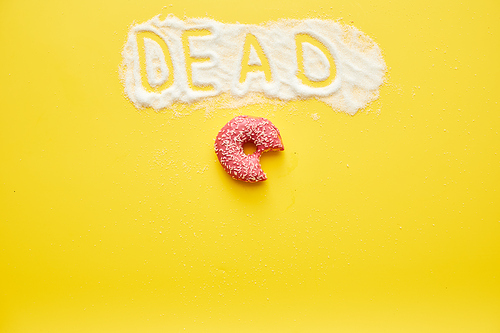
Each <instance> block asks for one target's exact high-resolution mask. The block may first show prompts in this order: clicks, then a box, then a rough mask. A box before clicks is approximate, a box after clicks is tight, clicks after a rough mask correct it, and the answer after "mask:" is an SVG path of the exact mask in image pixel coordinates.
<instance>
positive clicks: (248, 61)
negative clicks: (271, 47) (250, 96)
mask: <svg viewBox="0 0 500 333" xmlns="http://www.w3.org/2000/svg"><path fill="white" fill-rule="evenodd" d="M247 50H248V51H247ZM249 72H263V74H264V77H265V79H266V81H268V82H269V81H270V80H271V68H270V67H269V62H268V60H267V57H266V54H265V53H264V51H263V50H262V48H261V47H260V44H259V41H258V40H257V38H256V37H255V36H254V35H252V34H247V36H246V38H245V46H244V48H243V59H242V62H241V73H240V83H243V82H245V81H246V79H247V74H248V73H249Z"/></svg>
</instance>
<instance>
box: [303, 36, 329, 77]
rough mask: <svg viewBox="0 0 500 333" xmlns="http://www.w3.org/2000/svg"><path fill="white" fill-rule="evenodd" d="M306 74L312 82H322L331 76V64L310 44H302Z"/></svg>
mask: <svg viewBox="0 0 500 333" xmlns="http://www.w3.org/2000/svg"><path fill="white" fill-rule="evenodd" d="M302 56H303V58H304V74H305V76H307V78H308V79H309V80H311V81H316V82H321V81H325V80H326V79H328V77H329V76H330V62H329V61H328V58H327V57H326V56H325V54H324V53H323V52H322V51H321V50H320V49H319V48H317V47H316V46H314V45H312V44H310V43H307V42H306V43H302Z"/></svg>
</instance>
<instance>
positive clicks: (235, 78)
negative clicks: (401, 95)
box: [121, 16, 386, 115]
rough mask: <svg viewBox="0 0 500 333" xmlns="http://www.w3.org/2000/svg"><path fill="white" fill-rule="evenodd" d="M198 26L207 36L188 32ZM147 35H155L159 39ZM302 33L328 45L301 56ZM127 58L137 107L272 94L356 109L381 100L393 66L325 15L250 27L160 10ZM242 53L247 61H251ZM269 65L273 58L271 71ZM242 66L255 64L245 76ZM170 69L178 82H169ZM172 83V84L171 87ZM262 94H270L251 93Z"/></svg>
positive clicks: (229, 103)
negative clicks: (165, 14)
mask: <svg viewBox="0 0 500 333" xmlns="http://www.w3.org/2000/svg"><path fill="white" fill-rule="evenodd" d="M197 30H198V31H199V30H202V31H204V32H205V34H203V35H196V36H188V37H187V38H185V36H186V35H185V34H186V33H187V32H188V33H189V32H192V31H197ZM144 34H149V35H150V36H155V38H154V39H155V40H156V41H154V40H153V39H151V38H148V37H143V36H144ZM303 35H306V36H308V38H309V39H310V40H313V41H316V42H317V43H318V45H322V46H324V48H319V47H317V46H315V45H313V44H311V43H309V42H302V43H300V49H301V52H300V53H301V54H298V52H299V51H300V50H299V48H298V47H297V41H298V40H299V39H298V38H299V36H303ZM248 36H253V37H255V39H256V40H257V42H258V45H255V46H256V47H257V48H258V49H260V50H262V52H263V56H262V55H259V54H258V52H257V51H256V47H254V45H253V44H251V45H250V48H249V51H247V50H245V42H246V40H247V38H248ZM160 44H163V45H160ZM140 48H142V49H143V50H144V51H143V52H144V53H143V54H144V55H145V56H144V57H143V58H142V57H141V56H140V54H141V52H142V51H141V52H140ZM245 52H247V53H248V54H246V57H245ZM165 53H168V54H165ZM122 56H123V63H122V68H121V75H122V80H123V82H124V86H125V94H126V96H127V97H128V98H129V99H130V101H131V102H132V103H133V104H134V105H135V106H136V107H138V108H143V107H152V108H154V109H157V110H160V109H164V108H168V107H170V106H172V105H173V104H174V103H188V104H192V103H195V102H199V101H202V100H208V99H213V98H214V97H217V96H221V95H223V96H225V97H224V100H225V101H226V103H225V105H224V106H226V107H229V108H236V107H239V106H241V105H242V102H243V103H244V104H252V103H262V102H264V101H265V100H266V99H271V100H279V101H280V102H288V101H291V100H297V99H306V98H316V99H318V100H320V101H323V102H324V103H326V104H328V105H329V106H331V107H332V108H333V109H337V110H340V111H344V112H347V113H349V114H351V115H353V114H355V113H356V112H357V111H358V110H360V109H362V108H363V107H365V106H366V105H367V104H368V103H369V102H371V101H373V100H375V99H376V98H378V95H379V92H378V90H379V87H380V86H381V85H382V83H383V82H384V75H385V72H386V65H385V62H384V60H383V57H382V52H381V50H380V48H379V47H378V45H377V44H376V43H375V42H374V41H373V40H371V39H370V38H369V37H368V36H366V35H365V34H363V33H362V32H361V31H359V30H358V29H356V28H354V27H352V26H343V25H340V24H339V23H337V22H335V21H331V20H320V19H307V20H281V21H277V22H268V23H266V24H262V25H246V24H225V23H221V22H217V21H214V20H212V19H206V18H201V19H187V20H184V21H182V20H180V19H178V18H176V17H174V16H168V17H167V18H166V19H165V20H160V18H159V16H156V17H154V18H152V19H151V20H149V21H147V22H144V23H141V24H136V25H134V26H132V27H131V29H130V31H129V34H128V39H127V42H126V43H125V46H124V48H123V51H122ZM261 56H262V57H265V59H262V58H261ZM327 56H328V57H327ZM167 58H168V59H170V61H169V62H167V61H166V59H167ZM243 59H248V60H247V61H246V62H247V63H246V64H243V63H242V62H243ZM188 60H189V61H188ZM141 61H143V62H145V66H144V67H145V73H143V72H142V71H141ZM263 63H266V64H268V66H269V68H270V72H271V75H270V77H266V75H265V73H264V70H263V67H262V66H263ZM169 66H171V68H169ZM243 66H247V67H248V68H249V69H248V71H247V73H246V74H244V75H243V77H242V73H243ZM333 69H334V70H335V76H334V78H333V79H330V81H331V82H330V81H328V78H329V77H331V76H332V70H333ZM301 71H303V75H302V77H301V76H300V73H301ZM188 73H191V74H190V75H189V74H188ZM170 75H172V76H173V80H168V79H169V76H170ZM190 76H191V77H190ZM167 81H168V82H170V84H167V86H165V83H166V82H167ZM321 83H325V84H323V85H321ZM160 86H161V89H159V88H160ZM256 94H259V95H263V96H264V97H265V98H264V99H263V98H256V99H253V98H250V96H255V95H256ZM227 96H229V98H227Z"/></svg>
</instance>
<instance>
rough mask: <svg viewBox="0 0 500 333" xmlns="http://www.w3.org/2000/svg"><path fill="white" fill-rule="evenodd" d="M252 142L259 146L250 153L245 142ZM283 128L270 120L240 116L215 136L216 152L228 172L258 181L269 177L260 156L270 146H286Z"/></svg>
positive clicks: (278, 148)
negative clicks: (282, 132) (245, 148)
mask: <svg viewBox="0 0 500 333" xmlns="http://www.w3.org/2000/svg"><path fill="white" fill-rule="evenodd" d="M247 142H253V143H254V144H255V146H256V147H257V150H256V151H255V152H254V153H253V154H251V155H247V154H245V152H244V151H243V145H244V144H245V143H247ZM284 149H285V148H284V147H283V142H282V141H281V135H280V131H279V130H278V129H277V128H276V126H274V125H273V124H272V123H271V122H270V121H269V120H267V119H265V118H257V117H250V116H238V117H235V118H233V119H232V120H230V121H229V122H228V123H227V124H226V125H224V127H222V129H221V130H220V132H219V134H218V135H217V138H216V139H215V153H216V154H217V157H218V158H219V162H220V164H221V165H222V167H223V168H224V170H226V172H227V173H228V174H229V175H230V176H231V177H233V178H234V179H237V180H242V181H244V182H249V183H255V182H260V181H263V180H266V179H267V177H266V174H265V173H264V171H262V168H261V166H260V156H261V155H262V153H264V152H266V151H270V150H284Z"/></svg>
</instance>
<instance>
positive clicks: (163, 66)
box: [144, 38, 168, 87]
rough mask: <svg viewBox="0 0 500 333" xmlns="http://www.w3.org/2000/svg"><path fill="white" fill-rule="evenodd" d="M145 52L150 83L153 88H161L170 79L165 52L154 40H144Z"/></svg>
mask: <svg viewBox="0 0 500 333" xmlns="http://www.w3.org/2000/svg"><path fill="white" fill-rule="evenodd" d="M144 51H145V53H146V73H147V77H148V82H149V84H150V85H151V86H152V87H157V86H160V85H162V84H163V83H165V82H166V81H167V79H168V67H167V63H166V62H165V55H164V54H163V50H162V49H161V46H160V45H158V43H156V42H155V41H154V40H152V39H149V38H144Z"/></svg>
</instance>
